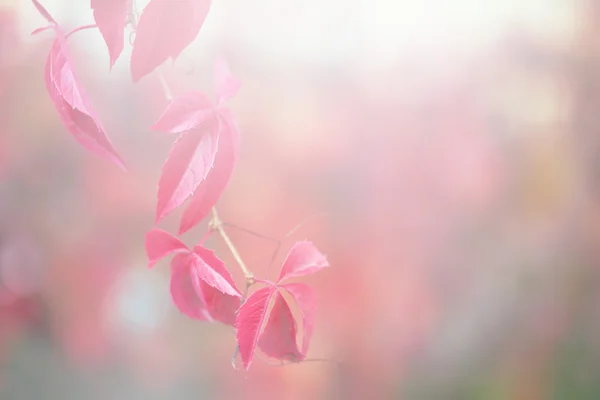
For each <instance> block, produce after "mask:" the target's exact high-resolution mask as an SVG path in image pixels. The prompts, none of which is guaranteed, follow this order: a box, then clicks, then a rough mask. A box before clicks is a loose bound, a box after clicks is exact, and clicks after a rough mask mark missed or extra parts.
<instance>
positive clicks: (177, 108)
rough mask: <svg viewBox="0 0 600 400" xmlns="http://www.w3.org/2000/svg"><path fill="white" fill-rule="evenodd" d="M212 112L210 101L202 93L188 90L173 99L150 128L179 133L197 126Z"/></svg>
mask: <svg viewBox="0 0 600 400" xmlns="http://www.w3.org/2000/svg"><path fill="white" fill-rule="evenodd" d="M213 113H214V109H213V105H212V102H211V101H210V99H209V98H207V97H206V96H205V95H204V94H203V93H201V92H198V91H190V92H187V93H184V94H183V95H181V96H178V97H176V98H175V99H173V100H172V101H171V102H170V103H169V104H168V105H167V108H166V109H165V111H164V112H163V114H162V115H161V116H160V118H159V119H158V121H156V123H155V124H154V125H153V126H152V129H154V130H157V131H164V132H169V133H181V132H185V131H189V130H191V129H194V128H196V127H198V126H199V125H200V124H201V123H203V122H205V121H206V120H207V119H208V118H209V117H210V116H211V115H212V114H213Z"/></svg>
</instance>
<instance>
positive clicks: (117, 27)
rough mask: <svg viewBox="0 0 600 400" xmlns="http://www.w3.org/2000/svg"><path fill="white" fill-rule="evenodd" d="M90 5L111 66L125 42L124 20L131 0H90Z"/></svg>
mask: <svg viewBox="0 0 600 400" xmlns="http://www.w3.org/2000/svg"><path fill="white" fill-rule="evenodd" d="M91 6H92V9H93V10H94V19H95V20H96V25H98V29H99V30H100V33H101V34H102V38H103V39H104V42H105V43H106V47H108V54H109V56H110V68H112V67H113V65H114V64H115V61H117V59H118V58H119V56H120V55H121V52H122V51H123V47H124V44H125V22H126V21H127V13H128V11H129V8H130V7H131V0H92V3H91Z"/></svg>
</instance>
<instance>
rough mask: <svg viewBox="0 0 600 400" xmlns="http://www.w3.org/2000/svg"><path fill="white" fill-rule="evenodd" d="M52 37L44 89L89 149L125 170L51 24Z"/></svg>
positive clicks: (60, 35)
mask: <svg viewBox="0 0 600 400" xmlns="http://www.w3.org/2000/svg"><path fill="white" fill-rule="evenodd" d="M55 31H56V36H57V37H56V39H55V40H54V44H53V45H52V48H51V50H50V54H49V55H48V58H47V61H46V68H45V71H44V77H45V81H46V89H47V90H48V94H49V95H50V98H51V100H52V103H53V104H54V107H55V108H56V111H57V112H58V114H59V116H60V118H61V120H62V122H63V124H64V125H65V127H66V128H67V130H68V131H69V132H70V133H71V134H72V135H73V137H75V139H76V140H77V141H78V142H79V143H80V144H81V145H82V146H83V147H85V148H86V149H88V150H89V151H91V152H93V153H96V154H98V155H100V156H102V157H104V158H107V159H109V160H111V161H112V162H114V163H115V164H117V165H118V166H119V167H120V168H121V169H123V170H125V169H126V168H125V163H124V162H123V160H122V159H121V157H120V156H119V154H118V153H117V151H116V150H115V149H114V147H113V145H112V143H111V142H110V140H109V139H108V136H106V133H105V132H104V128H103V127H102V124H101V122H100V120H99V119H98V118H97V116H96V113H95V111H94V109H93V107H92V105H91V103H90V101H89V99H88V97H87V93H85V91H84V90H83V88H82V87H81V86H80V84H79V82H78V80H77V77H76V75H75V70H74V68H73V64H72V62H71V59H70V55H69V51H68V48H67V40H66V38H65V36H64V34H63V32H62V31H61V30H60V28H58V27H55Z"/></svg>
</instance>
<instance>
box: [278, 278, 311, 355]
mask: <svg viewBox="0 0 600 400" xmlns="http://www.w3.org/2000/svg"><path fill="white" fill-rule="evenodd" d="M281 287H282V288H284V289H285V290H287V292H288V293H289V294H290V295H291V296H292V298H293V299H294V301H295V302H296V304H297V305H298V308H300V313H301V314H302V330H303V332H304V333H303V339H302V351H301V353H302V357H301V359H304V358H305V357H306V353H307V352H308V347H309V346H310V340H311V338H312V333H313V330H314V326H315V321H316V318H317V293H316V292H315V290H314V289H313V288H311V287H310V286H308V285H305V284H303V283H288V284H287V285H282V286H281Z"/></svg>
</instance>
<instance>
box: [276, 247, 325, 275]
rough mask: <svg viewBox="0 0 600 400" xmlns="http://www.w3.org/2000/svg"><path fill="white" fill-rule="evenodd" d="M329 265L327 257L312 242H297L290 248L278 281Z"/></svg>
mask: <svg viewBox="0 0 600 400" xmlns="http://www.w3.org/2000/svg"><path fill="white" fill-rule="evenodd" d="M327 266H329V263H328V262H327V258H326V257H325V256H324V255H323V254H321V252H319V250H317V248H316V247H315V245H314V244H312V243H311V242H306V241H305V242H296V243H295V244H294V246H292V248H291V249H290V252H289V253H288V255H287V257H286V259H285V261H284V262H283V266H282V267H281V273H280V274H279V279H278V280H277V283H279V282H281V281H282V280H284V279H288V278H293V277H298V276H303V275H309V274H313V273H315V272H317V271H319V270H321V269H323V268H325V267H327Z"/></svg>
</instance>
